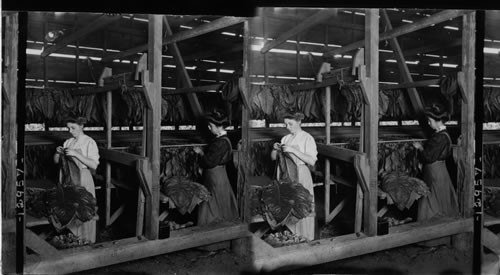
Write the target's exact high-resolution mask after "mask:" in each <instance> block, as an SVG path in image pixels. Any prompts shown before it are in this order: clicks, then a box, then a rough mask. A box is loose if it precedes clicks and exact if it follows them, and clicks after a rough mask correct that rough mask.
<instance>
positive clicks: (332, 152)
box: [317, 143, 363, 163]
mask: <svg viewBox="0 0 500 275" xmlns="http://www.w3.org/2000/svg"><path fill="white" fill-rule="evenodd" d="M317 147H318V153H319V155H321V156H325V157H329V158H334V159H338V160H342V161H345V162H349V163H354V157H355V156H356V155H360V154H363V153H360V152H358V151H354V150H349V149H345V148H341V147H336V146H334V145H326V144H321V143H318V144H317Z"/></svg>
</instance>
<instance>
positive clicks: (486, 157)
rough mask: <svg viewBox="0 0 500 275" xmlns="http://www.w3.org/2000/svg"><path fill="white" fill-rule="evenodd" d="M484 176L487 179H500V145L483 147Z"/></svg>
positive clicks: (485, 145)
mask: <svg viewBox="0 0 500 275" xmlns="http://www.w3.org/2000/svg"><path fill="white" fill-rule="evenodd" d="M483 176H484V178H485V179H498V178H500V144H484V145H483Z"/></svg>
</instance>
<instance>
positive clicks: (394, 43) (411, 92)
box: [381, 9, 427, 126]
mask: <svg viewBox="0 0 500 275" xmlns="http://www.w3.org/2000/svg"><path fill="white" fill-rule="evenodd" d="M381 11H382V14H381V19H382V21H383V22H384V23H385V26H386V27H387V29H388V30H389V31H391V30H393V28H392V24H391V20H390V19H389V15H388V14H387V11H386V10H384V9H381ZM389 44H390V46H391V48H392V50H393V51H394V55H395V56H396V61H397V62H398V67H399V72H400V74H401V75H402V76H403V79H404V81H405V82H407V83H411V82H413V77H412V76H411V74H410V70H409V69H408V65H407V64H406V59H405V57H404V55H403V51H402V50H401V46H400V45H399V42H398V40H397V38H396V37H393V38H390V39H389ZM407 91H408V96H409V98H410V102H411V105H412V106H413V110H414V111H415V114H416V116H417V119H418V122H419V124H420V125H421V126H423V125H426V123H427V119H426V118H425V117H423V116H421V115H420V114H422V113H423V112H424V106H423V104H422V99H420V95H419V94H418V92H417V89H415V88H414V87H409V88H407Z"/></svg>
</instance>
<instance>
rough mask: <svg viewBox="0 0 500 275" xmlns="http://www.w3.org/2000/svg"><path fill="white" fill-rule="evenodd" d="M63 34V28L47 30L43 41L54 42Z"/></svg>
mask: <svg viewBox="0 0 500 275" xmlns="http://www.w3.org/2000/svg"><path fill="white" fill-rule="evenodd" d="M63 35H64V30H58V31H49V32H48V33H47V34H46V35H45V41H47V42H54V41H55V40H57V39H58V38H59V37H61V36H63Z"/></svg>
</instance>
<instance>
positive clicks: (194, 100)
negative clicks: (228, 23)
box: [163, 16, 234, 117]
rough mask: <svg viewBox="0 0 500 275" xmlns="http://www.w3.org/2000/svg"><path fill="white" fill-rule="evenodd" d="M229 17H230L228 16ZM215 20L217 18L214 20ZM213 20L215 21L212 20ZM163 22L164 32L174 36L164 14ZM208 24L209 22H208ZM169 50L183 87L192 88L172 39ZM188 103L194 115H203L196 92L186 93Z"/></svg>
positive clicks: (179, 53) (177, 48)
mask: <svg viewBox="0 0 500 275" xmlns="http://www.w3.org/2000/svg"><path fill="white" fill-rule="evenodd" d="M230 19H231V18H230ZM216 21H217V20H216ZM213 22H215V21H213ZM233 22H234V21H233ZM163 24H164V25H165V33H166V34H167V35H169V36H170V37H172V36H174V35H173V34H172V29H170V25H169V24H168V20H167V17H166V16H163ZM209 24H210V23H209ZM164 45H165V44H164ZM169 50H170V52H171V53H172V55H173V56H174V59H175V63H176V67H177V69H178V70H179V72H180V77H181V81H182V84H183V86H184V87H185V88H193V84H192V83H191V78H190V77H189V74H188V72H187V70H186V66H184V60H183V59H182V55H181V52H180V51H179V47H177V43H176V42H175V41H174V42H172V45H170V48H169ZM186 96H187V98H188V101H189V105H190V106H191V109H192V111H193V114H194V116H195V117H199V116H202V115H203V109H202V107H201V105H200V102H199V101H198V97H197V96H196V94H193V93H188V94H187V95H186Z"/></svg>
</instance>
